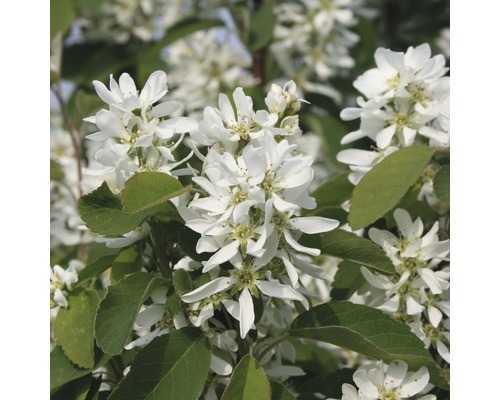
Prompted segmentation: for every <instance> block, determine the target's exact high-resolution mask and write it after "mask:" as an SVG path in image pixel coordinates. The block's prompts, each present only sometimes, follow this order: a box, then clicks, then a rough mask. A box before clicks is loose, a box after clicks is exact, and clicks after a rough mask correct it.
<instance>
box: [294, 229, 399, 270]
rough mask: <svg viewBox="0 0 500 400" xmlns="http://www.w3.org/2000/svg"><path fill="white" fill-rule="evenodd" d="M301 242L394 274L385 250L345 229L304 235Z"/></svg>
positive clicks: (325, 252)
mask: <svg viewBox="0 0 500 400" xmlns="http://www.w3.org/2000/svg"><path fill="white" fill-rule="evenodd" d="M300 243H301V244H303V245H304V246H307V247H313V248H319V249H320V250H321V253H322V254H328V255H331V256H334V257H338V258H342V259H343V260H346V261H352V262H355V263H357V264H360V265H364V266H365V267H367V268H370V269H373V270H375V271H378V272H382V273H384V274H393V273H394V265H393V263H392V261H391V260H390V258H389V257H387V256H386V254H385V252H384V251H383V250H382V249H381V248H380V246H377V245H376V244H375V243H373V242H372V241H371V240H368V239H365V238H362V237H360V236H358V235H356V234H355V233H352V232H347V231H345V230H343V229H338V228H337V229H334V230H333V231H330V232H327V233H323V234H319V235H304V236H302V238H301V239H300Z"/></svg>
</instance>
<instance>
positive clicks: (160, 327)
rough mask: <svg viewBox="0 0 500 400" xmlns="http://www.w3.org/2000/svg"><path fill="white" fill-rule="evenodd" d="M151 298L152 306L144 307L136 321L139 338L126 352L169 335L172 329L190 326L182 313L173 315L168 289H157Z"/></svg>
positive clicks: (127, 346)
mask: <svg viewBox="0 0 500 400" xmlns="http://www.w3.org/2000/svg"><path fill="white" fill-rule="evenodd" d="M149 297H150V298H151V304H148V305H143V306H142V307H141V311H140V312H139V314H137V318H136V320H135V324H134V331H135V334H136V336H138V337H137V338H136V339H134V340H133V341H131V342H130V343H129V344H127V345H126V346H125V349H126V350H130V349H133V348H134V347H141V346H145V345H146V344H148V343H149V342H151V341H152V340H153V339H154V338H155V337H157V336H161V335H165V334H167V333H169V332H170V331H171V329H180V328H183V327H185V326H187V325H188V322H187V320H186V318H185V316H184V314H183V313H182V312H180V313H177V314H172V312H171V311H170V310H169V308H168V307H167V305H166V302H167V288H159V289H156V290H154V291H153V292H152V293H151V295H150V296H149ZM151 327H154V329H151Z"/></svg>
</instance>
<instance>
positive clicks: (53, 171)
mask: <svg viewBox="0 0 500 400" xmlns="http://www.w3.org/2000/svg"><path fill="white" fill-rule="evenodd" d="M50 180H51V181H59V182H60V181H62V180H64V171H63V169H62V167H61V164H59V163H58V162H57V161H55V160H52V159H51V160H50Z"/></svg>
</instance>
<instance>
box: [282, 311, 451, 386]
mask: <svg viewBox="0 0 500 400" xmlns="http://www.w3.org/2000/svg"><path fill="white" fill-rule="evenodd" d="M289 333H290V335H292V336H296V337H301V338H309V339H315V340H320V341H323V342H327V343H331V344H334V345H336V346H340V347H343V348H346V349H348V350H352V351H355V352H357V353H361V354H364V355H366V356H368V357H371V358H373V359H375V360H384V362H386V363H390V362H391V361H393V360H403V361H405V362H406V363H407V364H408V365H409V367H410V369H413V370H415V371H416V370H417V369H419V368H420V367H422V366H426V367H427V368H428V369H429V372H430V374H431V382H432V383H433V384H435V385H437V386H439V387H442V388H447V386H448V382H446V381H445V380H444V378H443V377H442V371H441V370H440V368H439V367H438V366H437V364H436V363H435V362H434V360H433V359H432V357H431V355H430V354H429V352H428V351H427V350H426V349H425V347H424V343H423V342H422V341H421V340H420V339H419V338H418V337H417V336H415V334H414V333H413V332H412V331H411V330H410V328H409V327H408V326H407V325H405V324H403V323H401V322H399V321H396V320H394V319H392V318H391V317H390V316H389V315H387V314H385V313H384V312H382V311H380V310H377V309H375V308H372V307H368V306H365V305H361V304H353V303H350V302H347V301H341V302H331V303H326V304H321V305H319V306H316V307H313V308H312V309H310V310H309V311H306V312H304V313H302V314H301V315H299V316H298V317H297V318H296V319H295V320H294V321H293V322H292V324H291V326H290V332H289Z"/></svg>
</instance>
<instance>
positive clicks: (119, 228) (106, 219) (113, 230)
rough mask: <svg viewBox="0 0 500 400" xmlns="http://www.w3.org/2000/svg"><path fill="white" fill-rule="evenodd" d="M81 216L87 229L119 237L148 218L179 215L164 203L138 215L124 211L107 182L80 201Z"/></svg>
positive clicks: (173, 208) (168, 204)
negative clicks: (164, 214)
mask: <svg viewBox="0 0 500 400" xmlns="http://www.w3.org/2000/svg"><path fill="white" fill-rule="evenodd" d="M78 208H79V210H80V215H81V217H82V219H83V221H84V222H85V224H86V225H87V227H88V228H89V229H90V230H91V231H93V232H95V233H100V234H101V235H106V236H119V235H123V234H124V233H127V232H130V231H132V230H134V229H135V228H137V227H138V226H139V225H140V224H141V223H142V222H143V221H144V220H145V219H146V218H148V217H150V216H153V215H155V214H157V213H166V214H169V215H174V214H177V211H176V209H175V207H174V206H173V205H172V204H171V203H168V202H167V203H163V204H160V205H158V206H156V207H152V208H148V209H147V210H144V211H142V212H138V213H136V214H131V215H128V214H125V213H123V211H122V205H121V200H120V197H119V196H117V195H115V194H113V193H112V192H111V190H110V189H109V187H108V184H107V183H106V182H103V184H102V185H101V186H99V188H97V189H96V190H94V191H93V192H91V193H89V194H86V195H84V196H82V197H81V198H80V200H79V201H78Z"/></svg>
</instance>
